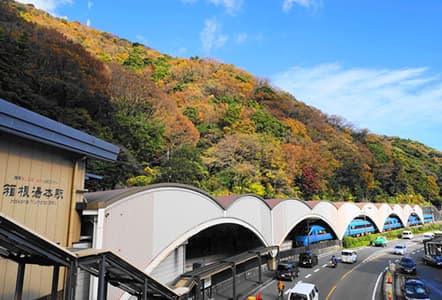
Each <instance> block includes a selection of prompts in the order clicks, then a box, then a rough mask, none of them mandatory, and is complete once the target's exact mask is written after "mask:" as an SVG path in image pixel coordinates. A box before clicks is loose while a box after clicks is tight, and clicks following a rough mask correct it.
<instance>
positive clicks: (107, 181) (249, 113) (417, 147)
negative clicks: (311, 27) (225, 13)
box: [0, 1, 442, 205]
mask: <svg viewBox="0 0 442 300" xmlns="http://www.w3.org/2000/svg"><path fill="white" fill-rule="evenodd" d="M0 97H1V98H3V99H5V100H8V101H11V102H13V103H16V104H18V105H20V106H23V107H25V108H28V109H31V110H33V111H35V112H38V113H40V114H42V115H45V116H47V117H49V118H52V119H55V120H57V121H59V122H62V123H65V124H67V125H69V126H72V127H74V128H77V129H80V130H83V131H85V132H88V133H90V134H92V135H95V136H98V137H100V138H103V139H105V140H107V141H109V142H112V143H114V144H117V145H119V146H120V147H121V148H122V151H121V154H120V156H119V158H118V162H117V163H105V162H98V161H91V162H90V163H89V165H88V169H89V171H90V172H92V173H96V174H100V175H103V176H104V178H103V180H101V181H98V182H93V181H90V182H88V185H89V186H88V188H89V189H91V190H98V189H109V188H116V187H121V186H133V185H147V184H151V183H158V182H179V183H185V184H191V185H194V186H197V187H199V188H201V189H203V190H206V191H207V192H209V193H210V194H212V195H228V194H244V193H254V194H257V195H261V196H262V197H264V198H287V197H297V198H300V199H327V200H332V201H372V202H394V203H421V204H422V203H426V202H428V201H432V202H433V203H434V204H437V205H438V204H440V202H441V199H442V197H441V187H442V153H441V152H438V151H436V150H434V149H432V148H429V147H427V146H425V145H423V144H421V143H419V142H416V141H411V140H405V139H401V138H398V137H388V136H380V135H376V134H373V133H370V132H369V131H368V130H366V129H363V130H360V129H356V128H354V127H353V126H351V125H350V124H348V123H347V122H346V121H345V120H344V119H342V118H340V117H338V116H329V115H326V114H324V113H322V112H321V111H319V110H317V109H315V108H313V107H310V106H308V105H306V104H305V103H303V102H301V101H299V100H297V99H296V98H295V97H294V96H292V95H290V94H288V93H287V92H284V91H282V90H279V89H277V88H275V87H274V86H272V84H271V83H270V82H268V81H267V80H265V79H261V78H257V77H255V76H253V75H252V74H250V73H248V72H247V71H245V70H241V69H238V68H236V67H235V66H234V65H231V64H226V63H222V62H218V61H215V60H212V59H208V58H199V57H190V58H188V59H187V58H177V57H171V56H169V55H167V54H163V53H160V52H158V51H156V50H153V49H150V48H149V47H146V46H144V45H141V44H139V43H132V42H130V41H127V40H125V39H121V38H119V37H117V36H115V35H112V34H110V33H107V32H102V31H98V30H95V29H93V28H89V27H87V26H85V25H82V24H80V23H78V22H69V21H67V20H64V19H60V18H54V17H52V16H50V15H49V14H47V13H45V12H43V11H40V10H36V9H35V8H34V7H33V6H31V5H22V4H18V3H15V2H11V1H2V2H1V3H0ZM330 101H333V99H330ZM355 101H357V99H355Z"/></svg>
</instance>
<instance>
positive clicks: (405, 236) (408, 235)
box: [402, 230, 413, 240]
mask: <svg viewBox="0 0 442 300" xmlns="http://www.w3.org/2000/svg"><path fill="white" fill-rule="evenodd" d="M402 238H403V239H409V240H411V239H412V238H413V232H411V231H410V230H404V231H403V232H402Z"/></svg>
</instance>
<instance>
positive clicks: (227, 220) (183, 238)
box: [143, 217, 270, 274]
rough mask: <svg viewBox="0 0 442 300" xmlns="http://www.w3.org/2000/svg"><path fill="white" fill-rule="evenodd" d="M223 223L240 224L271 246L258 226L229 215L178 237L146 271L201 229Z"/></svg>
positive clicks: (148, 265) (264, 243)
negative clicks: (255, 226) (257, 228)
mask: <svg viewBox="0 0 442 300" xmlns="http://www.w3.org/2000/svg"><path fill="white" fill-rule="evenodd" d="M221 224H236V225H240V226H242V227H244V228H247V229H248V230H250V231H251V232H252V233H254V234H255V235H256V236H257V237H258V238H259V239H260V240H261V242H262V243H263V245H264V246H266V247H267V246H269V245H270V243H269V242H268V241H267V240H266V239H265V237H264V236H263V235H262V234H261V233H260V232H259V231H258V230H256V228H254V227H253V226H252V225H251V224H248V223H246V222H244V221H242V220H240V219H237V218H229V217H223V218H219V219H215V220H210V221H208V222H206V223H203V224H199V225H198V226H196V227H194V228H192V229H190V230H189V231H187V232H185V233H184V234H183V235H182V236H180V237H179V238H178V239H176V240H175V241H174V242H173V243H171V244H170V245H168V246H167V247H166V248H165V249H164V250H163V251H162V252H160V253H158V255H157V256H156V257H154V258H153V259H152V260H151V261H148V262H147V263H146V264H145V267H144V268H143V270H144V272H145V273H147V274H149V273H151V272H152V271H153V270H154V269H155V268H156V267H157V266H158V265H159V264H160V263H161V262H162V261H163V260H164V259H165V258H166V257H167V256H168V255H169V254H170V253H172V252H173V251H174V250H175V249H176V248H177V247H178V246H180V245H182V244H184V243H185V242H186V241H187V240H188V239H189V238H191V237H193V236H195V235H197V234H198V233H200V232H201V231H203V230H205V229H208V228H211V227H213V226H216V225H221Z"/></svg>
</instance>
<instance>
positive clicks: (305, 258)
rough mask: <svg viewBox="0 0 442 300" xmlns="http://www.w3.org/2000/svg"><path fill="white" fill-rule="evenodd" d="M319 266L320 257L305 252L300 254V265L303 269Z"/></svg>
mask: <svg viewBox="0 0 442 300" xmlns="http://www.w3.org/2000/svg"><path fill="white" fill-rule="evenodd" d="M317 264H318V256H317V255H316V254H315V253H313V252H311V251H305V252H302V253H301V254H299V265H300V266H301V267H313V266H316V265H317Z"/></svg>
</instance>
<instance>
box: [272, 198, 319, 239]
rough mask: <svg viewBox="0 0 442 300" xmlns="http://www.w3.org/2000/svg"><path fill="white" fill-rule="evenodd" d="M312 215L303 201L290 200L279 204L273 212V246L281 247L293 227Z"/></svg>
mask: <svg viewBox="0 0 442 300" xmlns="http://www.w3.org/2000/svg"><path fill="white" fill-rule="evenodd" d="M310 215H311V209H310V207H309V206H308V205H306V204H305V203H304V202H303V201H300V200H297V199H290V200H285V201H281V202H279V203H278V204H277V205H276V206H275V207H273V209H272V211H271V216H272V232H273V239H272V241H273V244H274V245H281V244H282V242H284V239H285V238H286V236H287V234H288V233H289V232H290V230H292V229H293V226H295V225H296V224H298V223H299V222H300V221H301V220H303V219H304V218H305V217H306V216H310ZM293 224H295V225H293Z"/></svg>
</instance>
